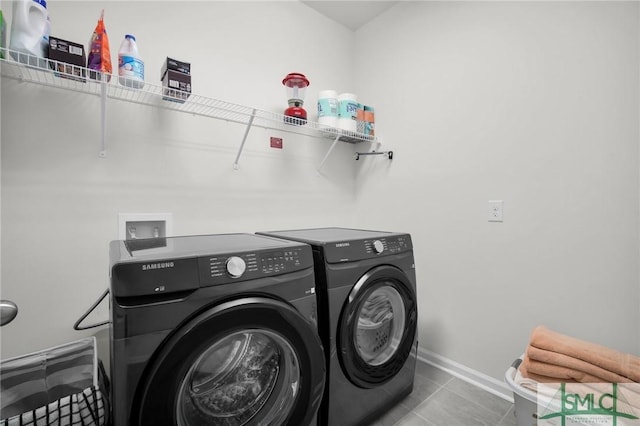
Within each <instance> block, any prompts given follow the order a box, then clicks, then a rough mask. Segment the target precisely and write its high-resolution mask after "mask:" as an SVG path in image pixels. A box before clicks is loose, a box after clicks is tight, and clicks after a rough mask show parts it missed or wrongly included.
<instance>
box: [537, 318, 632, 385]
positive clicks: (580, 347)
mask: <svg viewBox="0 0 640 426" xmlns="http://www.w3.org/2000/svg"><path fill="white" fill-rule="evenodd" d="M529 343H530V345H531V346H533V347H535V348H539V349H545V350H547V351H551V352H556V353H560V354H563V355H567V356H569V357H573V358H576V359H579V360H582V361H585V362H588V363H590V364H593V365H596V366H598V367H600V368H602V369H604V370H609V371H611V372H613V373H615V374H618V375H620V376H624V377H626V378H628V379H631V380H632V381H634V382H640V358H639V357H636V356H633V355H631V354H625V353H622V352H619V351H616V350H614V349H611V348H607V347H606V346H602V345H598V344H595V343H591V342H586V341H584V340H580V339H576V338H574V337H570V336H566V335H564V334H560V333H557V332H554V331H551V330H549V329H547V328H546V327H544V326H538V327H536V328H535V329H534V330H533V332H532V333H531V339H530V342H529Z"/></svg>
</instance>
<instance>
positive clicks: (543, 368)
mask: <svg viewBox="0 0 640 426" xmlns="http://www.w3.org/2000/svg"><path fill="white" fill-rule="evenodd" d="M522 365H523V366H524V370H525V371H526V372H527V373H528V374H535V375H537V376H544V377H553V378H555V379H556V382H565V383H566V382H580V383H603V382H607V380H603V379H601V378H599V377H595V376H592V375H590V374H587V373H585V372H583V371H579V370H574V369H572V368H567V367H562V366H559V365H554V364H547V363H545V362H540V361H536V360H533V359H530V358H529V357H528V356H525V357H524V360H523V361H522ZM523 375H524V374H523ZM530 378H533V377H530Z"/></svg>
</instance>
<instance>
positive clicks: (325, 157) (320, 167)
mask: <svg viewBox="0 0 640 426" xmlns="http://www.w3.org/2000/svg"><path fill="white" fill-rule="evenodd" d="M339 140H340V135H338V136H336V139H335V140H334V141H333V143H332V144H331V147H330V148H329V151H327V153H326V154H325V155H324V158H323V159H322V162H321V163H320V165H319V166H318V171H320V169H322V166H324V163H325V161H327V158H329V154H331V151H333V148H335V147H336V144H337V143H338V141H339Z"/></svg>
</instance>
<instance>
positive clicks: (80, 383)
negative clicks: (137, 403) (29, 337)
mask: <svg viewBox="0 0 640 426" xmlns="http://www.w3.org/2000/svg"><path fill="white" fill-rule="evenodd" d="M0 384H1V389H0V418H1V419H2V420H0V426H53V425H56V426H108V425H109V424H110V405H109V400H108V396H109V389H108V386H109V382H108V378H107V377H106V374H105V372H104V368H103V366H102V363H101V362H100V360H99V359H98V356H97V351H96V339H95V338H94V337H88V338H85V339H81V340H78V341H75V342H72V343H67V344H64V345H60V346H56V347H53V348H49V349H45V350H43V351H39V352H35V353H32V354H28V355H23V356H19V357H16V358H11V359H8V360H5V361H1V362H0Z"/></svg>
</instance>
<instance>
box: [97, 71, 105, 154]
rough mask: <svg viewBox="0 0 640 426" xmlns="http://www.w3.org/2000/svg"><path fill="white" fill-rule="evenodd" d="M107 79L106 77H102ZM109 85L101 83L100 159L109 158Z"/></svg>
mask: <svg viewBox="0 0 640 426" xmlns="http://www.w3.org/2000/svg"><path fill="white" fill-rule="evenodd" d="M102 78H103V79H104V78H105V75H103V76H102ZM106 133H107V83H106V82H105V81H102V82H101V83H100V152H99V153H98V156H99V157H100V158H106V157H107V141H106V139H107V137H106Z"/></svg>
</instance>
